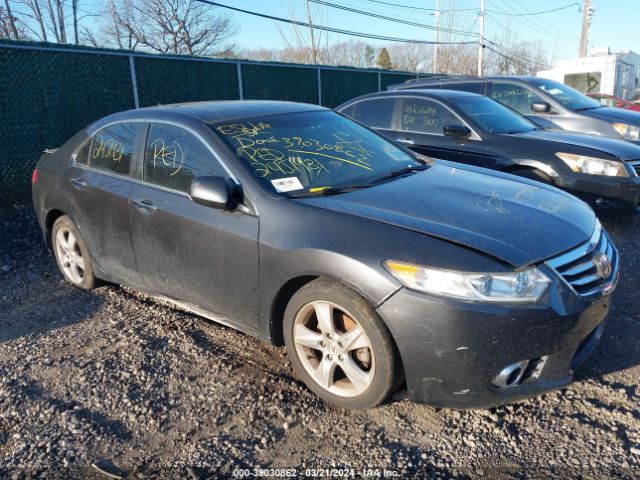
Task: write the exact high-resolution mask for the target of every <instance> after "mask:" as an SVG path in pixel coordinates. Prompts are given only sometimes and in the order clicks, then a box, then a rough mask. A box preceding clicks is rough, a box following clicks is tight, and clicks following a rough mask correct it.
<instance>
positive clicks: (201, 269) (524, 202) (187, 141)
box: [33, 102, 619, 408]
mask: <svg viewBox="0 0 640 480" xmlns="http://www.w3.org/2000/svg"><path fill="white" fill-rule="evenodd" d="M516 180H517V179H516V177H514V176H512V175H506V174H502V173H499V172H493V171H491V170H487V169H479V168H474V167H467V166H460V165H459V164H456V165H455V166H454V165H453V164H447V163H446V162H438V163H437V164H435V165H429V164H428V163H425V162H424V161H423V160H421V159H418V158H417V157H416V156H415V154H413V153H411V152H410V151H408V150H406V149H404V148H403V147H401V146H398V145H396V144H394V143H392V142H390V141H388V140H386V139H384V138H383V137H381V136H379V135H377V134H376V133H374V132H373V131H371V130H369V129H367V128H365V127H363V126H361V125H360V124H358V123H356V122H353V121H351V120H349V119H347V118H345V117H343V116H341V115H339V114H337V113H335V112H332V111H330V110H327V109H324V108H321V107H316V106H311V105H303V104H296V103H284V102H212V103H195V104H184V105H175V106H171V105H170V106H162V107H155V108H147V109H140V110H135V111H129V112H124V113H120V114H115V115H111V116H109V117H106V118H104V119H102V120H100V121H98V122H96V123H94V124H93V125H91V126H89V127H88V128H86V129H85V130H83V131H81V132H80V133H78V134H77V135H76V136H75V137H73V138H72V139H71V140H69V141H68V142H67V143H65V144H64V145H63V146H62V147H60V148H59V149H57V150H56V151H55V152H51V151H49V152H48V153H46V154H44V155H43V156H42V158H41V159H40V161H39V162H38V165H37V170H36V171H35V172H34V176H33V200H34V206H35V211H36V214H37V218H38V221H39V223H40V226H41V228H42V230H43V232H44V237H45V240H46V242H47V244H48V245H49V246H50V247H51V248H52V250H53V253H54V255H55V258H56V261H57V263H58V265H59V267H60V270H61V271H62V273H63V275H64V277H65V278H66V280H67V281H69V282H70V283H72V284H73V285H76V286H78V287H80V288H92V287H94V286H95V285H96V284H97V283H98V280H99V279H103V280H107V281H112V282H118V283H122V284H126V285H129V286H131V287H134V288H136V289H140V290H142V291H145V292H148V293H149V294H151V295H155V296H158V297H161V298H164V299H166V300H168V301H170V302H173V303H174V304H177V305H181V306H182V307H184V308H187V309H189V310H191V311H193V312H195V313H198V314H200V315H203V316H206V317H208V318H212V319H214V320H217V321H219V322H222V323H225V324H227V325H230V326H232V327H234V328H238V329H240V330H242V331H245V332H248V333H250V334H253V335H256V336H258V337H260V338H263V339H266V340H270V341H272V342H273V343H275V344H277V345H282V344H284V345H286V349H287V353H288V356H289V358H290V360H291V363H292V365H293V368H294V369H295V371H296V372H297V374H298V375H299V376H300V377H301V378H302V379H303V380H304V382H305V383H306V384H307V385H308V387H309V388H310V389H311V390H313V391H314V392H316V393H317V394H318V395H319V396H321V397H322V398H324V399H325V400H327V401H329V402H332V403H334V404H336V405H339V406H342V407H346V408H364V407H370V406H373V405H377V404H378V403H380V402H382V401H384V399H385V398H387V397H388V396H389V395H390V394H391V393H392V392H393V391H394V389H396V388H398V387H399V386H400V385H401V384H402V383H403V382H404V381H405V379H406V384H407V387H408V390H409V395H410V398H412V399H413V400H416V401H422V402H428V403H432V404H435V405H444V406H452V407H481V406H491V405H499V404H504V403H508V402H512V401H515V400H518V399H521V398H525V397H528V396H531V395H534V394H537V393H540V392H543V391H547V390H549V389H554V388H558V387H562V386H564V385H566V384H568V383H569V382H570V381H571V379H572V376H573V373H574V372H575V370H576V368H578V366H579V365H580V364H581V363H582V362H583V361H584V359H585V358H586V356H587V355H589V353H590V352H591V351H592V350H593V348H594V347H595V345H596V344H597V342H598V340H599V338H600V336H601V335H602V332H603V329H604V325H605V323H604V322H605V318H606V316H607V312H608V310H609V308H610V302H611V294H612V291H613V289H614V287H615V284H616V282H617V280H618V264H619V261H618V253H617V251H616V249H615V247H614V246H613V244H612V242H611V241H610V239H609V236H608V235H607V233H606V232H605V231H604V229H602V227H601V226H600V224H599V222H598V221H597V219H596V217H595V215H594V213H593V211H592V210H591V209H590V208H589V207H588V206H587V205H586V204H584V203H583V202H581V201H579V200H577V199H576V198H575V197H573V196H571V195H569V194H566V193H564V192H561V191H560V190H558V189H555V188H552V187H547V186H545V185H542V184H540V183H537V182H531V181H528V180H526V179H522V180H521V181H516ZM203 375H207V372H203Z"/></svg>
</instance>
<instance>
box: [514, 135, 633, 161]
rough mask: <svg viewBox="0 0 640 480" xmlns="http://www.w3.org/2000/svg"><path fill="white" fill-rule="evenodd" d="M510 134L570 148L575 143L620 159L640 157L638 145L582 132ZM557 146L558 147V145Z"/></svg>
mask: <svg viewBox="0 0 640 480" xmlns="http://www.w3.org/2000/svg"><path fill="white" fill-rule="evenodd" d="M512 136H513V137H520V138H533V139H536V140H546V141H548V142H556V143H561V144H565V145H567V146H569V148H571V146H572V145H577V146H579V147H584V148H590V149H593V150H598V151H600V152H604V153H606V154H609V155H613V156H614V157H616V158H619V159H620V160H638V159H640V146H638V145H635V144H633V143H630V142H625V141H623V140H615V139H613V138H608V137H601V136H599V135H587V134H584V133H574V132H565V131H557V130H532V131H530V132H525V133H517V134H514V135H512ZM558 148H560V147H559V146H558ZM568 153H572V151H571V150H569V152H568Z"/></svg>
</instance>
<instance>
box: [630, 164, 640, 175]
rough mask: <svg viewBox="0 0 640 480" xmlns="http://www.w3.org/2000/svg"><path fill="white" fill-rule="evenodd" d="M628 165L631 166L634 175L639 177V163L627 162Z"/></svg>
mask: <svg viewBox="0 0 640 480" xmlns="http://www.w3.org/2000/svg"><path fill="white" fill-rule="evenodd" d="M629 165H631V168H633V170H634V171H635V172H636V175H638V176H639V177H640V161H637V162H629Z"/></svg>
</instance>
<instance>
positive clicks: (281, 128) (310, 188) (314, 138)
mask: <svg viewBox="0 0 640 480" xmlns="http://www.w3.org/2000/svg"><path fill="white" fill-rule="evenodd" d="M213 128H214V129H215V131H216V132H217V133H218V134H219V135H220V136H221V137H222V139H223V140H224V141H225V142H226V143H227V144H228V145H229V147H230V148H231V149H232V150H233V151H234V152H235V154H236V156H237V157H238V159H239V160H240V162H241V164H243V165H244V166H246V168H248V169H249V171H250V172H251V174H252V175H254V176H255V177H256V178H257V179H258V181H259V182H260V183H262V184H263V185H264V186H265V187H266V188H268V189H270V190H271V191H274V192H279V193H289V194H301V193H305V194H312V195H315V194H319V193H320V192H321V191H322V190H323V189H325V188H327V187H342V186H352V185H365V184H368V183H369V182H371V181H372V180H376V179H379V178H380V177H382V176H384V175H386V174H388V173H389V172H391V171H395V170H398V169H401V168H404V167H407V166H413V165H418V164H419V162H417V161H416V159H415V158H414V157H413V156H412V155H410V154H409V153H407V152H406V151H404V150H403V149H401V148H399V147H397V146H396V145H394V144H392V143H391V142H389V141H388V140H385V139H383V138H382V137H379V136H378V135H376V134H375V133H373V132H371V131H370V130H368V129H366V128H364V127H362V126H361V125H359V124H358V123H356V122H353V121H351V120H349V119H348V118H345V117H343V116H342V115H338V114H337V113H334V112H328V111H311V112H302V113H289V114H286V115H269V116H265V117H251V118H248V119H245V120H234V121H232V122H228V123H218V124H216V125H213Z"/></svg>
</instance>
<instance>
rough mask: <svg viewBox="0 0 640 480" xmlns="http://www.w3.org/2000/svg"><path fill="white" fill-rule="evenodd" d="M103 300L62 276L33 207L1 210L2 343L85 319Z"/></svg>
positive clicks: (0, 326)
mask: <svg viewBox="0 0 640 480" xmlns="http://www.w3.org/2000/svg"><path fill="white" fill-rule="evenodd" d="M103 302H104V300H103V299H102V298H101V296H100V295H99V290H97V291H91V292H90V291H82V290H78V289H77V288H74V287H72V286H71V285H69V284H68V283H66V282H65V281H64V280H63V278H62V275H61V274H60V272H59V271H58V268H57V265H56V264H55V260H54V259H53V257H52V255H51V253H50V252H49V251H48V250H47V248H46V247H45V245H44V242H43V240H42V236H41V233H40V230H39V228H38V226H37V223H36V220H35V216H34V215H33V213H32V212H31V211H30V209H21V210H0V344H2V343H5V342H9V341H11V340H13V339H15V338H19V337H23V336H26V335H30V334H38V333H44V332H47V331H50V330H54V329H58V328H62V327H65V326H67V325H71V324H73V323H77V322H82V321H86V320H87V319H90V318H91V317H92V316H93V313H95V312H96V311H97V310H99V309H100V308H101V305H102V304H103Z"/></svg>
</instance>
